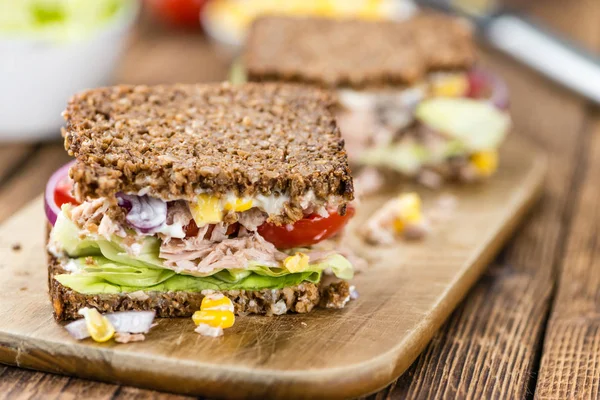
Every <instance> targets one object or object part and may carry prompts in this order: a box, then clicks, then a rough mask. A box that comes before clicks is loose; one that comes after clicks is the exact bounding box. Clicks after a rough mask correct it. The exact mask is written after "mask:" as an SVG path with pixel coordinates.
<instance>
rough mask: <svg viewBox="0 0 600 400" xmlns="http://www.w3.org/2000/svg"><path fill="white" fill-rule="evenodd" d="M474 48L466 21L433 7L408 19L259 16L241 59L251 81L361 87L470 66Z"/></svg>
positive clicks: (411, 81) (403, 82) (400, 82)
mask: <svg viewBox="0 0 600 400" xmlns="http://www.w3.org/2000/svg"><path fill="white" fill-rule="evenodd" d="M475 50H476V49H475V44H474V42H473V38H472V32H471V29H470V28H469V27H468V26H467V25H466V24H465V23H463V21H461V20H459V19H457V18H454V17H450V16H446V15H443V14H439V13H433V12H428V13H422V14H418V15H417V16H415V17H412V18H410V19H408V20H406V21H403V22H392V21H377V22H376V21H363V20H336V19H325V18H298V17H281V16H268V17H262V18H260V19H258V20H257V21H255V22H254V24H253V26H252V28H251V30H250V34H249V37H248V40H247V42H246V48H245V52H244V55H243V63H244V67H245V69H246V73H247V76H248V79H249V80H251V81H275V80H276V81H287V82H290V81H298V82H304V83H315V84H319V85H322V86H326V87H336V88H337V87H353V88H356V89H364V88H373V87H386V86H399V85H400V86H402V85H411V84H414V83H417V82H418V81H420V80H422V79H424V78H425V77H426V75H427V74H428V73H430V72H433V71H444V70H457V69H466V68H469V67H471V66H472V65H473V63H474V61H475Z"/></svg>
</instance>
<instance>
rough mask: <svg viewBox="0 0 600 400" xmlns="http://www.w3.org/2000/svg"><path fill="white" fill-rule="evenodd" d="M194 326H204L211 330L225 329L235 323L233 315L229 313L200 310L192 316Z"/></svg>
mask: <svg viewBox="0 0 600 400" xmlns="http://www.w3.org/2000/svg"><path fill="white" fill-rule="evenodd" d="M192 320H193V321H194V323H195V324H196V325H200V324H205V325H208V326H212V327H213V328H222V329H227V328H231V327H232V326H233V324H234V323H235V315H234V314H233V313H232V312H231V311H223V310H200V311H196V312H195V313H194V315H193V316H192Z"/></svg>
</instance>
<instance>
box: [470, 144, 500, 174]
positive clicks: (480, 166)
mask: <svg viewBox="0 0 600 400" xmlns="http://www.w3.org/2000/svg"><path fill="white" fill-rule="evenodd" d="M471 165H472V166H473V167H474V168H475V171H477V173H478V174H479V175H480V176H484V177H487V176H490V175H492V174H493V173H494V172H496V170H497V169H498V152H497V151H496V150H486V151H480V152H478V153H475V154H472V155H471Z"/></svg>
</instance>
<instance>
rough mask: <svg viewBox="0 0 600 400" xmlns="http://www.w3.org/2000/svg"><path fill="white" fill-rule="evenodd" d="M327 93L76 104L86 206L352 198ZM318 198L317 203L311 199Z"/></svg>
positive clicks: (153, 91) (259, 91)
mask: <svg viewBox="0 0 600 400" xmlns="http://www.w3.org/2000/svg"><path fill="white" fill-rule="evenodd" d="M334 105H335V99H334V98H333V97H332V96H331V95H330V94H329V93H328V92H326V91H323V90H319V89H316V88H310V87H303V86H300V85H292V84H276V83H269V84H254V83H249V84H245V85H240V86H232V85H229V84H227V83H219V84H198V85H164V86H124V85H123V86H115V87H108V88H100V89H93V90H89V91H86V92H83V93H80V94H77V95H75V96H74V97H73V98H71V100H70V101H69V104H68V106H67V109H66V111H65V112H64V118H65V120H66V121H67V124H66V127H65V128H64V129H63V136H64V138H65V148H66V149H67V150H68V152H69V154H70V155H72V156H75V157H76V163H75V164H74V166H73V167H72V168H71V172H70V175H71V177H72V178H73V180H74V182H75V187H74V192H75V196H76V197H77V198H78V199H86V198H97V197H104V196H112V195H114V194H115V193H117V192H125V193H138V194H148V195H151V196H155V197H158V198H162V199H163V200H178V199H182V200H193V199H194V197H195V196H196V195H197V194H198V193H202V192H209V193H228V192H234V193H236V194H237V195H240V196H251V195H254V194H257V193H261V194H264V195H269V194H273V193H279V194H282V193H283V194H286V195H288V196H290V198H291V204H293V203H295V202H297V201H300V200H301V196H303V195H305V194H306V193H307V192H308V191H310V190H312V192H313V193H314V196H315V197H316V198H317V199H320V200H323V201H326V200H327V199H328V198H329V197H330V196H331V195H337V196H340V197H341V198H342V201H343V200H344V199H345V200H348V201H349V200H351V199H352V198H353V187H352V178H351V176H350V170H349V168H348V160H347V156H346V152H345V150H344V141H343V140H342V139H341V137H340V132H339V128H338V127H337V125H336V122H335V119H334V116H333V107H334ZM311 196H312V195H311Z"/></svg>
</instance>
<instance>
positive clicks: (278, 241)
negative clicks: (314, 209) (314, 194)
mask: <svg viewBox="0 0 600 400" xmlns="http://www.w3.org/2000/svg"><path fill="white" fill-rule="evenodd" d="M353 215H354V208H352V207H346V215H339V214H338V213H337V212H333V213H330V214H329V216H327V217H321V216H319V215H316V214H313V215H310V216H308V217H306V218H304V219H301V220H300V221H297V222H295V223H294V224H293V225H281V226H277V225H274V224H271V223H268V222H266V223H264V224H262V225H261V226H259V227H258V233H259V234H260V235H261V236H262V237H264V238H265V240H266V241H268V242H271V243H273V244H274V245H275V247H277V248H278V249H290V248H292V247H305V246H310V245H313V244H315V243H318V242H320V241H322V240H325V239H328V238H330V237H332V236H334V235H335V234H336V233H338V232H340V231H341V229H342V228H343V227H344V226H345V225H346V224H347V223H348V221H349V220H350V218H352V216H353Z"/></svg>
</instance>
